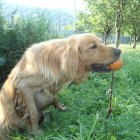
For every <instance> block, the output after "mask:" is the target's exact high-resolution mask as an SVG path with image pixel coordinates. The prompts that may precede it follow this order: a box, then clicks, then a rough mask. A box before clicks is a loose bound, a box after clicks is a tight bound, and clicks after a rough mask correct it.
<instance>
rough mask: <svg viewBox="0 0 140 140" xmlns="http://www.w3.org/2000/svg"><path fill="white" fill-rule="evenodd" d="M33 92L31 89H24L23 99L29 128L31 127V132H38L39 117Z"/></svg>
mask: <svg viewBox="0 0 140 140" xmlns="http://www.w3.org/2000/svg"><path fill="white" fill-rule="evenodd" d="M34 95H35V92H33V90H32V89H27V88H26V90H25V89H24V90H23V98H24V100H25V103H26V105H27V109H28V111H29V115H30V121H31V126H32V131H35V132H36V131H40V130H39V122H38V120H39V115H38V110H37V108H36V105H35V97H34Z"/></svg>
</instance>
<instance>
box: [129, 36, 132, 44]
mask: <svg viewBox="0 0 140 140" xmlns="http://www.w3.org/2000/svg"><path fill="white" fill-rule="evenodd" d="M129 44H130V45H131V44H132V36H131V37H130V42H129Z"/></svg>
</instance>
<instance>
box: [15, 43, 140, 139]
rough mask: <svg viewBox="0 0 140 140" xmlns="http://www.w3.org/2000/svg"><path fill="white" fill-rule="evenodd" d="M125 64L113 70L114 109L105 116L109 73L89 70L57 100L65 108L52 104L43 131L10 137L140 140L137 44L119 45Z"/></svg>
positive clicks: (138, 48)
mask: <svg viewBox="0 0 140 140" xmlns="http://www.w3.org/2000/svg"><path fill="white" fill-rule="evenodd" d="M120 48H121V49H122V52H123V53H122V58H123V61H124V67H123V68H122V69H121V70H120V71H116V72H115V83H114V92H113V101H112V105H113V113H112V114H111V116H110V117H109V118H106V115H107V110H108V106H109V104H108V94H107V91H108V89H109V87H110V82H111V73H107V74H98V73H91V74H90V76H89V79H88V80H87V81H84V82H83V83H81V84H80V85H74V84H71V85H69V86H68V87H67V88H65V89H63V90H62V91H61V92H60V94H59V98H60V102H61V103H63V104H65V105H67V106H69V107H70V110H69V111H67V112H59V111H57V110H56V109H54V107H50V108H49V109H48V110H47V111H49V113H50V120H49V121H48V122H47V123H44V124H43V125H42V129H43V130H44V134H43V135H42V136H39V137H35V138H32V137H31V136H30V135H27V132H25V133H24V134H20V133H19V132H17V133H16V134H13V135H12V139H13V140H140V45H139V46H137V48H136V49H132V48H130V47H129V46H128V45H123V46H122V45H121V46H120Z"/></svg>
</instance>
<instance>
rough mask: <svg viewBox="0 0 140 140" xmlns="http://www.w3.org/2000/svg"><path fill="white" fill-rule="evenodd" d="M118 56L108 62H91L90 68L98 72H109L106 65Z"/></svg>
mask: <svg viewBox="0 0 140 140" xmlns="http://www.w3.org/2000/svg"><path fill="white" fill-rule="evenodd" d="M118 59H119V58H116V59H114V60H113V61H111V62H110V63H108V64H92V65H91V68H92V70H93V71H94V72H99V73H106V72H111V70H110V69H109V68H108V65H110V64H112V63H114V62H115V61H117V60H118Z"/></svg>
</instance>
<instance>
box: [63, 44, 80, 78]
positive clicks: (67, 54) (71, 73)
mask: <svg viewBox="0 0 140 140" xmlns="http://www.w3.org/2000/svg"><path fill="white" fill-rule="evenodd" d="M78 50H79V48H78V46H77V44H76V43H70V44H69V46H67V48H66V49H65V51H64V53H63V54H62V57H61V68H62V71H63V72H64V73H65V75H66V76H67V77H68V78H70V79H71V80H73V79H75V78H76V75H77V72H78V68H79V57H78V53H79V52H78Z"/></svg>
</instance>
